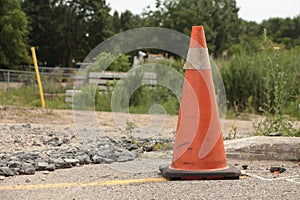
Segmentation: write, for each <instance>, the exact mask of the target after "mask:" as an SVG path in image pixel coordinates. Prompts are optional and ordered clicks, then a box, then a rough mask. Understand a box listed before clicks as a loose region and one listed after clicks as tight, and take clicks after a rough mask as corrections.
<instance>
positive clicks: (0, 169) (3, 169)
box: [0, 167, 15, 176]
mask: <svg viewBox="0 0 300 200" xmlns="http://www.w3.org/2000/svg"><path fill="white" fill-rule="evenodd" d="M0 175H1V176H13V175H15V173H14V172H13V171H12V170H11V169H9V168H8V167H0Z"/></svg>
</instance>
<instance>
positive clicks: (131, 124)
mask: <svg viewBox="0 0 300 200" xmlns="http://www.w3.org/2000/svg"><path fill="white" fill-rule="evenodd" d="M135 128H137V125H136V124H135V122H134V121H129V120H128V119H126V128H125V133H127V134H129V135H130V136H132V131H133V130H134V129H135Z"/></svg>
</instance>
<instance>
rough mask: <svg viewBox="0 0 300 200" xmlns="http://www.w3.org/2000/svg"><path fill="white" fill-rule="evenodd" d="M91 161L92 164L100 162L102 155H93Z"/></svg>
mask: <svg viewBox="0 0 300 200" xmlns="http://www.w3.org/2000/svg"><path fill="white" fill-rule="evenodd" d="M92 161H93V163H94V164H100V163H102V162H103V157H101V156H98V155H95V156H93V158H92Z"/></svg>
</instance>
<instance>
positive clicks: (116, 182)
mask: <svg viewBox="0 0 300 200" xmlns="http://www.w3.org/2000/svg"><path fill="white" fill-rule="evenodd" d="M163 181H167V179H166V178H144V179H129V180H108V181H95V182H88V183H84V182H70V183H51V184H36V185H8V186H0V190H33V189H49V188H63V187H87V186H106V185H125V184H133V183H150V182H163Z"/></svg>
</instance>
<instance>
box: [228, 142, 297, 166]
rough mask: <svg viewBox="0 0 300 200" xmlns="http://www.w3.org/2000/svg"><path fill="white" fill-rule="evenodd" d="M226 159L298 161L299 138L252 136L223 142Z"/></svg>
mask: <svg viewBox="0 0 300 200" xmlns="http://www.w3.org/2000/svg"><path fill="white" fill-rule="evenodd" d="M224 145H225V151H226V156H227V158H233V159H242V160H245V159H250V160H280V161H285V160H289V161H291V160H300V137H268V136H254V137H248V138H241V139H234V140H225V141H224Z"/></svg>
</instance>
